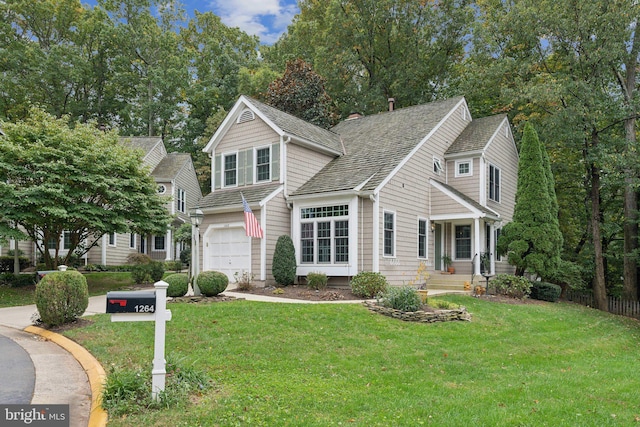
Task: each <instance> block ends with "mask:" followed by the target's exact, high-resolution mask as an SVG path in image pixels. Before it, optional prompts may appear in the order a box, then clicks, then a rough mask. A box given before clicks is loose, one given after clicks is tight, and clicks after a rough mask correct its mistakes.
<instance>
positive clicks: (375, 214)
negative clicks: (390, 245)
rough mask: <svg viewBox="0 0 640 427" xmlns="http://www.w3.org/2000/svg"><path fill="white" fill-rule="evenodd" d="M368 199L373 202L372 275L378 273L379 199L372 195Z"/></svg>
mask: <svg viewBox="0 0 640 427" xmlns="http://www.w3.org/2000/svg"><path fill="white" fill-rule="evenodd" d="M369 199H370V200H371V201H372V202H373V227H374V229H373V236H372V237H373V239H372V240H373V254H372V256H373V260H372V261H373V263H372V270H373V272H374V273H379V272H380V198H379V196H377V195H375V194H372V195H370V196H369Z"/></svg>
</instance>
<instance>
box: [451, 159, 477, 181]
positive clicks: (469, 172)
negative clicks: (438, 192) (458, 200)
mask: <svg viewBox="0 0 640 427" xmlns="http://www.w3.org/2000/svg"><path fill="white" fill-rule="evenodd" d="M455 176H456V178H458V177H462V176H473V163H472V162H471V160H456V172H455Z"/></svg>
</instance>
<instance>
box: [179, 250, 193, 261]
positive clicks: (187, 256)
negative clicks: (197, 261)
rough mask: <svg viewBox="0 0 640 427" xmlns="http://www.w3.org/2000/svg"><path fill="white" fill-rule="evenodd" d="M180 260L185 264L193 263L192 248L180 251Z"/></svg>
mask: <svg viewBox="0 0 640 427" xmlns="http://www.w3.org/2000/svg"><path fill="white" fill-rule="evenodd" d="M180 262H181V263H183V264H185V265H191V248H187V249H183V250H182V251H180Z"/></svg>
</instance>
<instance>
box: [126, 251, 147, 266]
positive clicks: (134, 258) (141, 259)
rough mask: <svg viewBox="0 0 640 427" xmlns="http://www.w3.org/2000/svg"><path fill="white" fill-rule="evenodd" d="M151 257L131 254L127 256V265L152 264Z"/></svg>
mask: <svg viewBox="0 0 640 427" xmlns="http://www.w3.org/2000/svg"><path fill="white" fill-rule="evenodd" d="M150 263H151V257H150V256H149V255H146V254H141V253H134V254H129V255H128V256H127V264H133V265H139V264H150Z"/></svg>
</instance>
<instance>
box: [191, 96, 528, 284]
mask: <svg viewBox="0 0 640 427" xmlns="http://www.w3.org/2000/svg"><path fill="white" fill-rule="evenodd" d="M392 106H393V104H390V110H393V108H392ZM204 151H205V152H207V153H209V155H210V156H211V159H212V191H211V193H210V194H209V195H207V196H205V197H204V198H203V199H202V200H201V201H200V202H199V208H200V209H201V210H202V211H203V212H204V214H205V217H204V221H203V224H202V225H201V227H200V230H201V233H202V239H201V242H202V249H201V254H202V259H201V262H202V269H203V270H219V271H222V272H224V273H226V274H227V275H228V276H229V277H230V278H232V277H233V274H234V273H235V272H241V271H249V272H251V273H253V274H254V277H255V279H256V280H259V281H262V282H263V283H265V284H272V283H273V276H272V274H271V263H272V259H273V252H274V248H275V244H276V241H277V239H278V237H279V236H280V235H282V234H288V235H290V236H291V238H292V240H293V242H294V246H295V249H296V258H297V274H298V275H299V276H305V275H306V274H308V273H309V272H324V273H326V274H327V276H329V277H330V283H334V284H345V283H347V282H348V280H349V278H350V277H352V276H354V275H355V274H357V273H358V272H361V271H376V272H380V273H382V274H384V275H385V276H386V277H387V279H388V280H389V282H390V283H392V284H402V283H404V282H406V281H408V280H410V279H411V278H412V275H413V274H414V273H415V272H416V270H417V268H418V266H419V264H420V263H425V264H426V265H427V267H428V270H429V271H430V272H431V273H435V272H437V271H440V270H442V269H443V263H442V256H443V254H447V255H449V256H450V258H452V260H453V266H454V267H455V268H456V270H457V271H456V272H457V273H462V274H465V275H467V277H468V275H471V274H472V273H474V274H479V273H480V256H481V255H483V254H486V255H487V259H489V260H490V267H489V268H490V271H491V273H497V272H507V271H512V269H511V268H510V266H509V265H508V264H507V263H506V260H504V259H500V258H498V257H496V255H495V253H496V251H495V243H496V238H497V236H498V234H499V231H500V228H501V227H502V226H503V225H504V224H505V223H506V222H508V221H510V220H511V217H512V214H513V208H514V203H515V193H516V182H517V167H518V153H517V149H516V146H515V142H514V139H513V135H512V133H511V128H510V124H509V121H508V119H507V117H506V116H504V115H499V116H492V117H487V118H482V119H476V120H473V119H472V117H471V114H470V112H469V108H468V106H467V103H466V100H465V99H464V97H457V98H452V99H447V100H443V101H437V102H432V103H429V104H425V105H418V106H414V107H409V108H403V109H398V110H395V111H389V112H385V113H381V114H376V115H371V116H361V115H352V117H350V118H348V119H347V120H345V121H343V122H341V123H340V124H338V125H337V126H335V127H334V128H332V129H330V130H325V129H322V128H319V127H317V126H314V125H312V124H310V123H307V122H305V121H303V120H300V119H298V118H295V117H293V116H291V115H289V114H286V113H284V112H282V111H279V110H277V109H275V108H273V107H270V106H268V105H266V104H263V103H261V102H258V101H256V100H253V99H251V98H248V97H245V96H242V97H240V99H239V100H238V101H237V102H236V104H235V105H234V107H233V108H232V110H231V111H230V112H229V114H228V116H227V117H226V119H225V120H224V122H223V123H222V125H221V126H220V127H219V129H218V130H217V132H216V133H215V134H214V135H213V137H212V138H211V140H210V141H209V143H208V144H207V146H206V147H205V148H204ZM242 196H244V197H245V198H246V200H247V201H248V203H249V205H250V207H251V209H252V211H253V213H254V214H255V215H256V217H257V218H258V219H259V222H260V224H261V226H262V229H263V231H264V238H262V239H257V238H250V237H247V235H246V233H245V229H244V223H243V205H242Z"/></svg>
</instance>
